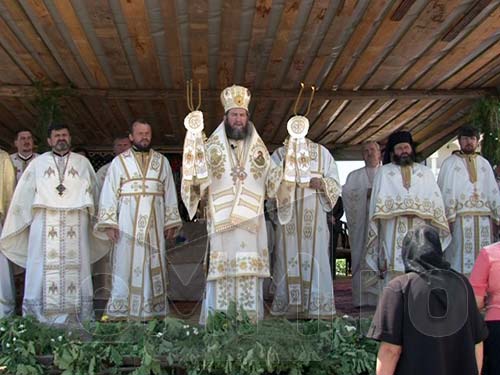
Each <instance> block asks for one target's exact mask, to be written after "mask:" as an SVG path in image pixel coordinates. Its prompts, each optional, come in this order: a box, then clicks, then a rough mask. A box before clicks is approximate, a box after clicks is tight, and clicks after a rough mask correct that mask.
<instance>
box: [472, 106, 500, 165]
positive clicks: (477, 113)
mask: <svg viewBox="0 0 500 375" xmlns="http://www.w3.org/2000/svg"><path fill="white" fill-rule="evenodd" d="M470 121H471V124H472V126H474V127H476V128H477V129H479V130H480V131H481V133H483V142H482V147H481V151H482V154H483V156H484V157H485V158H486V159H488V161H489V162H490V164H491V165H498V164H499V163H500V147H498V140H499V139H500V98H499V97H488V98H483V99H480V100H479V101H478V102H477V103H476V104H475V105H474V107H473V108H472V110H471V113H470Z"/></svg>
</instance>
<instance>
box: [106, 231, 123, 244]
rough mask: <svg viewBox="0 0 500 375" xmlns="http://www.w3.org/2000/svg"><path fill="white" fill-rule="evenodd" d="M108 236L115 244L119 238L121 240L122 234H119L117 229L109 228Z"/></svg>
mask: <svg viewBox="0 0 500 375" xmlns="http://www.w3.org/2000/svg"><path fill="white" fill-rule="evenodd" d="M106 235H107V236H108V238H109V239H110V240H111V241H113V242H117V241H118V238H120V233H119V231H118V229H116V228H107V229H106Z"/></svg>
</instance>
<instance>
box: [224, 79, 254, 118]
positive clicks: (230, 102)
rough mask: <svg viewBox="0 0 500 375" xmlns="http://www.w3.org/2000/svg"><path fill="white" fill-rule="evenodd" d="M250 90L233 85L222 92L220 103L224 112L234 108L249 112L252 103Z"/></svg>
mask: <svg viewBox="0 0 500 375" xmlns="http://www.w3.org/2000/svg"><path fill="white" fill-rule="evenodd" d="M250 97H251V95H250V90H248V89H247V88H246V87H243V86H237V85H232V86H230V87H226V88H225V89H224V90H222V93H221V94H220V101H221V103H222V105H223V106H224V112H227V111H229V110H230V109H233V108H241V109H245V110H247V111H248V103H250Z"/></svg>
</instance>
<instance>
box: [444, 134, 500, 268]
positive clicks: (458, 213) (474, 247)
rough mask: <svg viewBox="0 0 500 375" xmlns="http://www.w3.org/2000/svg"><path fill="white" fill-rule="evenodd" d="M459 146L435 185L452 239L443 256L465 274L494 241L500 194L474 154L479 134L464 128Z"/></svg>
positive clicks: (485, 163)
mask: <svg viewBox="0 0 500 375" xmlns="http://www.w3.org/2000/svg"><path fill="white" fill-rule="evenodd" d="M458 143H459V144H460V151H455V152H453V154H452V155H450V156H449V157H448V158H446V160H445V161H444V162H443V164H442V166H441V170H440V171H439V177H438V185H439V187H440V188H441V192H442V194H443V199H444V206H445V208H446V219H447V220H448V222H449V223H450V228H451V231H452V237H453V240H452V242H451V244H450V246H449V247H448V248H447V249H446V250H445V257H446V260H447V261H448V262H450V263H451V267H452V268H453V269H454V270H455V271H458V272H461V273H464V274H467V275H468V274H470V273H471V271H472V267H473V266H474V262H475V261H476V258H477V256H478V255H479V250H481V248H483V247H485V246H488V245H490V244H491V243H492V242H494V241H493V238H494V235H495V234H496V233H495V232H496V231H497V225H498V224H500V193H499V191H498V185H497V183H496V181H495V176H494V174H493V170H492V169H491V166H490V163H489V162H488V160H486V159H485V158H483V157H482V156H481V155H479V154H478V153H477V152H476V149H477V147H478V144H479V132H478V131H477V130H476V129H474V128H472V127H470V126H464V127H463V128H461V129H460V132H459V134H458Z"/></svg>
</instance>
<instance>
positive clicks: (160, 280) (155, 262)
mask: <svg viewBox="0 0 500 375" xmlns="http://www.w3.org/2000/svg"><path fill="white" fill-rule="evenodd" d="M129 137H130V140H131V142H132V145H133V146H132V148H131V149H129V150H127V151H125V152H123V153H121V154H120V155H118V156H117V157H116V158H114V159H113V161H112V162H111V166H110V167H109V170H108V173H107V176H106V179H105V181H104V186H103V187H102V191H101V198H100V203H99V218H98V223H97V224H96V226H95V232H96V233H103V232H105V233H106V234H107V236H108V237H109V238H110V239H111V240H112V241H113V242H114V244H115V246H114V252H113V260H112V267H113V272H112V273H113V277H112V286H111V296H110V298H109V301H108V303H107V306H106V315H107V316H108V318H109V319H111V320H125V319H126V320H148V319H152V318H163V317H165V316H166V315H167V313H168V309H169V308H168V300H167V257H166V239H173V238H175V235H176V233H177V232H178V230H179V229H180V227H181V225H182V222H181V219H180V216H179V209H178V206H177V195H176V191H175V184H174V179H173V176H172V170H171V169H170V164H169V162H168V160H167V158H166V157H164V156H163V155H162V154H160V153H159V152H156V151H154V150H153V149H151V137H152V131H151V126H150V125H149V124H148V123H147V122H146V121H144V120H135V121H134V122H133V123H132V125H131V128H130V136H129Z"/></svg>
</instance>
